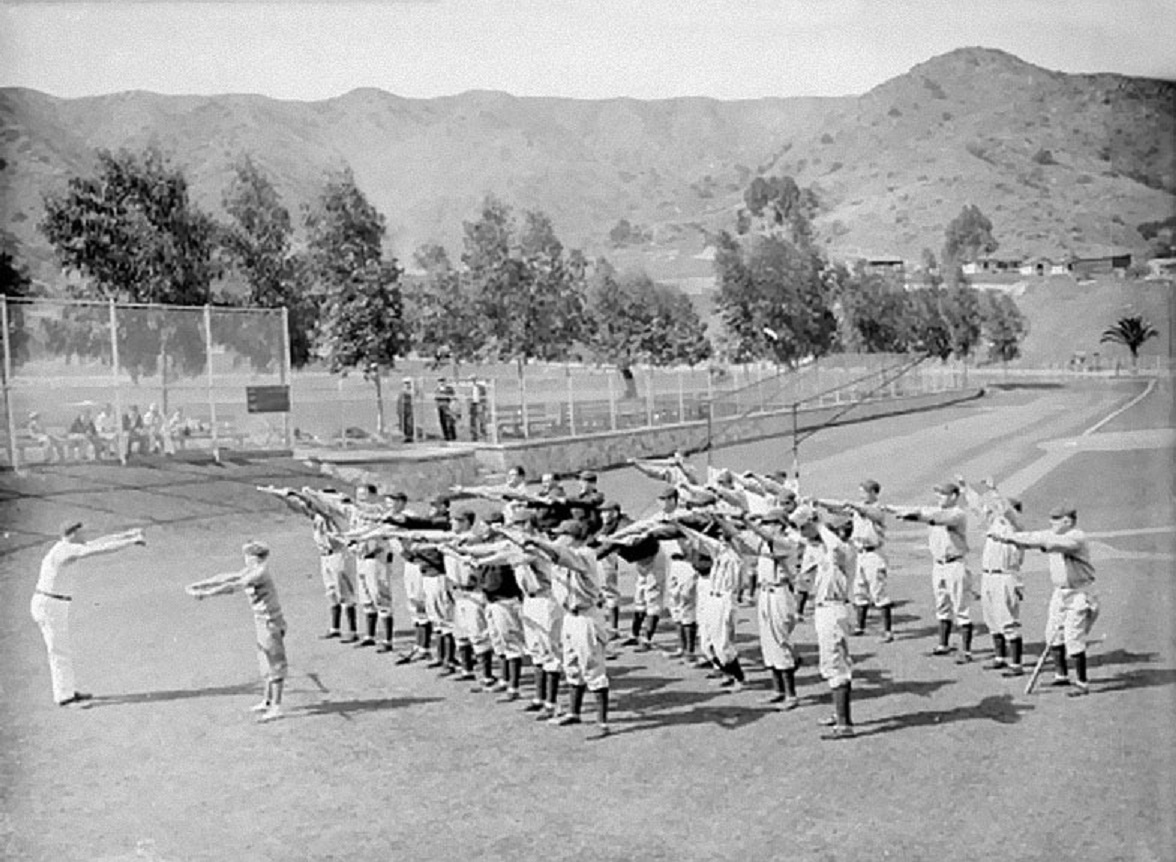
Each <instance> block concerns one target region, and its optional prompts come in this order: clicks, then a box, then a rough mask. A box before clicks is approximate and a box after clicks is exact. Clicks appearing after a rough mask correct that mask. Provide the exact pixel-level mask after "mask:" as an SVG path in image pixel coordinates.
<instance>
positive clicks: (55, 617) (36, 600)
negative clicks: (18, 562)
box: [29, 593, 77, 703]
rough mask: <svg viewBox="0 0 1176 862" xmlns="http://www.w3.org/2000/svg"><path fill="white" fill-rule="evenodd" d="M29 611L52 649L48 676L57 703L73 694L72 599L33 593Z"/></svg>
mask: <svg viewBox="0 0 1176 862" xmlns="http://www.w3.org/2000/svg"><path fill="white" fill-rule="evenodd" d="M29 611H30V612H31V613H32V615H33V619H34V620H35V621H36V623H37V625H38V626H40V628H41V637H43V638H44V639H45V649H46V650H48V652H49V677H50V679H52V680H53V699H54V700H55V701H57V702H58V703H61V702H62V701H63V700H67V699H68V698H71V697H73V695H74V692H76V691H77V688H76V686H75V684H74V669H73V652H72V651H71V650H70V648H69V602H66V601H62V600H61V599H51V598H49V597H48V596H43V595H41V594H40V593H36V594H34V595H33V600H32V601H31V602H30V603H29Z"/></svg>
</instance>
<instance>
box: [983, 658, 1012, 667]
mask: <svg viewBox="0 0 1176 862" xmlns="http://www.w3.org/2000/svg"><path fill="white" fill-rule="evenodd" d="M1008 666H1009V664H1008V662H1006V661H1005V660H1004V659H1002V658H994V659H993V660H992V661H989V662H985V663H984V669H985V670H1001V669H1002V668H1006V667H1008Z"/></svg>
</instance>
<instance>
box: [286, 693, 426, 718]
mask: <svg viewBox="0 0 1176 862" xmlns="http://www.w3.org/2000/svg"><path fill="white" fill-rule="evenodd" d="M444 699H445V698H443V697H372V698H363V699H358V700H324V701H321V702H319V703H309V704H306V705H305V706H301V707H299V708H298V710H297V711H296V712H291V713H290V717H291V718H304V717H311V716H317V715H341V716H342V717H344V718H350V717H351V716H352V715H354V714H357V713H363V712H383V711H385V710H389V709H404V708H406V707H410V706H420V705H422V704H426V703H437V702H439V701H442V700H444Z"/></svg>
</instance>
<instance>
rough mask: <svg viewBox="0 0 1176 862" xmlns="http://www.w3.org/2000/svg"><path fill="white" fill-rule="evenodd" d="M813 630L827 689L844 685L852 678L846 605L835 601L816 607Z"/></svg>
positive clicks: (847, 608)
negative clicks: (827, 683) (827, 685)
mask: <svg viewBox="0 0 1176 862" xmlns="http://www.w3.org/2000/svg"><path fill="white" fill-rule="evenodd" d="M813 627H814V628H815V629H816V631H817V651H818V653H819V656H820V671H821V676H823V677H824V678H825V679H826V680H828V682H829V687H830V688H837V686H839V685H845V684H846V683H847V682H849V681H850V680H852V679H853V660H852V659H850V657H849V605H848V604H846V603H844V602H837V603H834V604H828V605H817V609H816V611H814V612H813Z"/></svg>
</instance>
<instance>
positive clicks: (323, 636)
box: [319, 629, 343, 641]
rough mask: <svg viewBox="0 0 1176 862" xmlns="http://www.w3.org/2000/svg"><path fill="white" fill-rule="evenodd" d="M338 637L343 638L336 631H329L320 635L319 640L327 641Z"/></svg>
mask: <svg viewBox="0 0 1176 862" xmlns="http://www.w3.org/2000/svg"><path fill="white" fill-rule="evenodd" d="M339 637H343V635H342V633H341V632H340V631H339V630H338V629H331V630H330V631H326V632H323V633H322V634H321V635H319V640H321V641H329V640H331V639H332V638H339Z"/></svg>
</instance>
